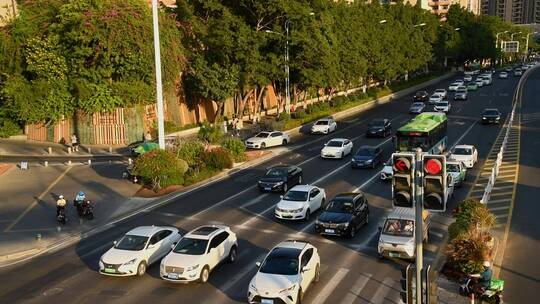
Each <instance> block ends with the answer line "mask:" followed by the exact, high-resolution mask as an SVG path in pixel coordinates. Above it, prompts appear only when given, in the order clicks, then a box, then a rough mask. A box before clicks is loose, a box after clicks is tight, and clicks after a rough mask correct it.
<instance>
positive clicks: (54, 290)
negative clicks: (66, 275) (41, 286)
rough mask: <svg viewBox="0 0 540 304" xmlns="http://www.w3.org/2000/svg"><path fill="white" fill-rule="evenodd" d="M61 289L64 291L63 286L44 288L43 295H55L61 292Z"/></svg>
mask: <svg viewBox="0 0 540 304" xmlns="http://www.w3.org/2000/svg"><path fill="white" fill-rule="evenodd" d="M62 291H64V289H63V288H59V287H55V288H51V289H47V290H45V291H44V292H43V295H44V296H46V297H48V296H53V295H57V294H59V293H61V292H62Z"/></svg>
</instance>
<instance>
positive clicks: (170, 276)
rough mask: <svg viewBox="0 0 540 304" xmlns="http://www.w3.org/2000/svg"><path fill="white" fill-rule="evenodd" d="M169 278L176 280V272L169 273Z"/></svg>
mask: <svg viewBox="0 0 540 304" xmlns="http://www.w3.org/2000/svg"><path fill="white" fill-rule="evenodd" d="M167 277H168V278H169V279H173V280H178V274H177V273H169V274H168V275H167Z"/></svg>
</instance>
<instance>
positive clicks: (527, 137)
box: [500, 69, 540, 303]
mask: <svg viewBox="0 0 540 304" xmlns="http://www.w3.org/2000/svg"><path fill="white" fill-rule="evenodd" d="M539 82H540V69H537V70H536V71H533V72H532V74H531V75H530V76H529V78H528V79H527V81H526V82H525V86H524V90H523V97H522V103H521V113H520V114H521V147H520V149H519V150H520V153H519V155H520V159H519V176H518V184H517V189H516V192H515V196H514V208H513V211H512V213H511V214H512V218H511V224H510V230H509V235H508V243H507V247H506V251H505V255H504V259H503V263H502V267H501V272H500V276H501V278H503V279H504V280H505V291H504V300H505V302H508V303H532V302H533V300H532V299H535V298H537V297H538V296H537V293H536V292H537V291H538V290H539V288H540V260H538V259H537V257H538V253H539V252H540V228H539V226H538V222H539V221H538V217H539V216H540V204H538V194H539V193H540V192H539V190H540V158H539V157H538V151H540V99H539V96H540V87H539V86H538V84H539Z"/></svg>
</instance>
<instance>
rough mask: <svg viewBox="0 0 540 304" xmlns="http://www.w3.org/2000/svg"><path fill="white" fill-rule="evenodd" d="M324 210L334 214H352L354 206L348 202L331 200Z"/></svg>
mask: <svg viewBox="0 0 540 304" xmlns="http://www.w3.org/2000/svg"><path fill="white" fill-rule="evenodd" d="M325 210H326V211H328V212H335V213H352V212H353V210H354V205H353V203H352V202H351V201H350V200H342V199H333V200H331V201H330V202H329V203H328V205H327V206H326V209H325Z"/></svg>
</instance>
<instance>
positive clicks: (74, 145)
mask: <svg viewBox="0 0 540 304" xmlns="http://www.w3.org/2000/svg"><path fill="white" fill-rule="evenodd" d="M71 148H73V151H76V152H79V141H78V139H77V135H76V134H75V133H73V135H71Z"/></svg>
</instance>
